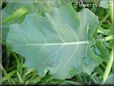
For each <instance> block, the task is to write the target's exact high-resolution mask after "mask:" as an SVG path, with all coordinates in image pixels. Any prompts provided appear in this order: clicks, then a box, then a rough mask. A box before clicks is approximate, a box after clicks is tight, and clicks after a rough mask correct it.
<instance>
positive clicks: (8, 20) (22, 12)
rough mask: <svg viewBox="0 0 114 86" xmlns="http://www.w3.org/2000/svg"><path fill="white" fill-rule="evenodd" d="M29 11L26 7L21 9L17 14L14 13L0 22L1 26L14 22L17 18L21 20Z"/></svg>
mask: <svg viewBox="0 0 114 86" xmlns="http://www.w3.org/2000/svg"><path fill="white" fill-rule="evenodd" d="M27 11H28V10H27V9H26V8H24V7H21V8H19V9H18V10H17V11H16V12H14V13H13V14H11V15H10V16H8V17H7V18H5V19H3V20H2V21H0V24H1V23H2V24H5V23H7V22H11V21H12V20H14V19H15V18H19V17H21V16H23V15H24V14H25V13H27Z"/></svg>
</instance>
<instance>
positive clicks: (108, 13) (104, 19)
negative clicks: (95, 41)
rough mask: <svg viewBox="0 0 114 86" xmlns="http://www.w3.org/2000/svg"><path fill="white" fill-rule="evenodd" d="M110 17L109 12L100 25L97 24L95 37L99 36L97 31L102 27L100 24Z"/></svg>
mask: <svg viewBox="0 0 114 86" xmlns="http://www.w3.org/2000/svg"><path fill="white" fill-rule="evenodd" d="M108 17H109V13H108V14H107V15H106V16H105V17H104V18H103V19H102V21H101V22H100V23H99V25H98V26H97V29H96V32H95V37H97V32H98V30H99V28H100V26H101V25H102V24H103V22H104V21H105V20H106V19H107V18H108Z"/></svg>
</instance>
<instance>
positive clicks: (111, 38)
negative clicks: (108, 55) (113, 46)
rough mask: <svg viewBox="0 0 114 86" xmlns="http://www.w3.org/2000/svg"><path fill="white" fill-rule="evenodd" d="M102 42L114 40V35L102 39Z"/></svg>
mask: <svg viewBox="0 0 114 86" xmlns="http://www.w3.org/2000/svg"><path fill="white" fill-rule="evenodd" d="M100 40H101V41H110V40H114V38H113V35H109V36H106V37H104V38H102V39H100Z"/></svg>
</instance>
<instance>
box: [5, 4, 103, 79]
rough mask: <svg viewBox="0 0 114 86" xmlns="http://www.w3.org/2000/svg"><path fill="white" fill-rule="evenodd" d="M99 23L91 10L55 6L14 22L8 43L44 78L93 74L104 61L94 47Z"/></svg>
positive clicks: (64, 77)
mask: <svg viewBox="0 0 114 86" xmlns="http://www.w3.org/2000/svg"><path fill="white" fill-rule="evenodd" d="M98 23H99V22H98V18H97V17H96V16H95V15H94V13H92V12H91V11H90V10H89V9H86V8H85V9H83V10H81V11H80V12H78V13H76V12H75V11H74V10H73V8H72V6H71V5H67V6H62V7H60V8H55V7H53V9H52V10H51V12H50V13H46V15H45V16H41V15H38V14H36V13H31V14H28V15H27V16H26V17H25V19H24V21H23V22H22V23H21V24H12V25H11V26H10V31H9V33H8V37H7V43H8V44H9V45H11V47H12V51H14V52H16V53H18V54H20V55H21V56H23V57H24V58H25V65H26V66H27V67H29V68H33V69H36V70H37V71H38V74H39V75H40V76H42V77H43V76H45V74H46V73H47V72H49V73H50V74H51V75H52V76H53V78H55V79H66V78H71V77H72V76H74V75H75V74H79V73H81V72H83V73H87V74H91V72H92V71H93V70H94V68H95V67H96V66H98V65H99V64H100V63H101V62H102V61H101V58H100V57H98V56H97V55H95V53H94V50H93V47H92V46H91V45H93V42H95V41H94V38H93V33H94V32H95V29H96V27H97V25H98Z"/></svg>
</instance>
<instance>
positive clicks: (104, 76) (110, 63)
mask: <svg viewBox="0 0 114 86" xmlns="http://www.w3.org/2000/svg"><path fill="white" fill-rule="evenodd" d="M113 52H114V46H113V47H112V52H111V56H110V60H109V62H108V63H107V66H106V69H105V72H104V75H103V82H102V83H104V82H105V81H106V79H107V78H108V75H109V73H110V70H111V68H112V64H113Z"/></svg>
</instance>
